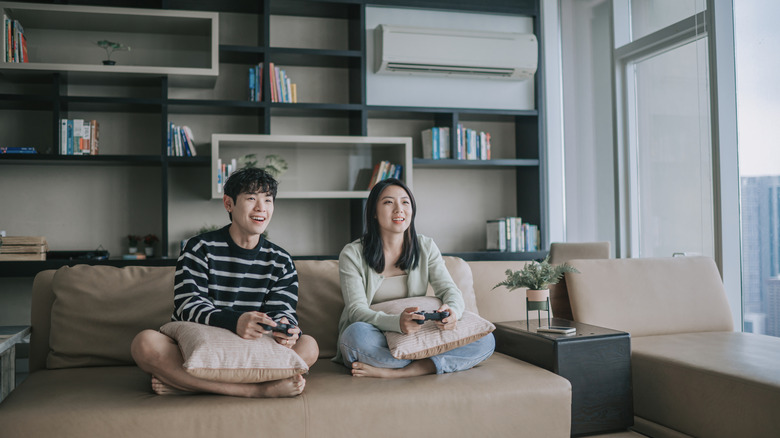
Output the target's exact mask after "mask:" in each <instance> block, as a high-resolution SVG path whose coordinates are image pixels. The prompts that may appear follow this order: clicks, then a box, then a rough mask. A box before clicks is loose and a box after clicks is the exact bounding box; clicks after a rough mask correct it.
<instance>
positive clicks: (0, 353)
mask: <svg viewBox="0 0 780 438" xmlns="http://www.w3.org/2000/svg"><path fill="white" fill-rule="evenodd" d="M29 334H30V326H26V325H14V326H0V401H2V400H3V399H5V397H6V396H7V395H8V394H9V393H10V392H11V391H12V390H13V389H14V387H15V386H16V344H18V343H19V342H21V341H22V340H23V339H24V338H25V337H26V336H27V335H29Z"/></svg>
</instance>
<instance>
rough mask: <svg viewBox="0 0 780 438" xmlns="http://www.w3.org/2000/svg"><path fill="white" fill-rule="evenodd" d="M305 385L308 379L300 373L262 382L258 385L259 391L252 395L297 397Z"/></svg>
mask: <svg viewBox="0 0 780 438" xmlns="http://www.w3.org/2000/svg"><path fill="white" fill-rule="evenodd" d="M305 386H306V379H304V378H303V376H302V375H300V374H298V375H295V376H293V377H290V378H287V379H282V380H274V381H271V382H263V383H260V384H258V385H257V392H255V393H254V394H253V395H252V397H266V398H276V397H295V396H296V395H298V394H300V393H302V392H303V388H304V387H305Z"/></svg>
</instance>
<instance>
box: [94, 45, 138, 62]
mask: <svg viewBox="0 0 780 438" xmlns="http://www.w3.org/2000/svg"><path fill="white" fill-rule="evenodd" d="M95 44H97V45H98V46H99V47H101V48H102V49H103V50H105V51H106V61H110V62H111V63H113V62H114V61H112V60H111V54H112V53H114V52H121V51H127V52H129V51H130V50H131V47H130V46H126V45H124V44H122V43H115V42H113V41H109V40H100V41H97V42H96V43H95ZM104 63H105V61H104Z"/></svg>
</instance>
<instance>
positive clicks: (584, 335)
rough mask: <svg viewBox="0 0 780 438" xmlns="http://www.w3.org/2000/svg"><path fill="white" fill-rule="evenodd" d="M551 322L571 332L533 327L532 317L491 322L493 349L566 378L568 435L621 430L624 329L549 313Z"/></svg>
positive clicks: (628, 418)
mask: <svg viewBox="0 0 780 438" xmlns="http://www.w3.org/2000/svg"><path fill="white" fill-rule="evenodd" d="M542 325H547V321H542ZM551 325H556V326H566V327H574V328H576V329H577V332H576V333H573V334H570V335H563V334H556V333H545V332H537V331H536V329H537V328H538V327H539V322H538V321H537V320H532V321H510V322H501V323H496V330H495V331H494V332H493V334H494V336H495V337H496V351H498V352H500V353H504V354H507V355H510V356H512V357H515V358H518V359H520V360H523V361H525V362H528V363H531V364H534V365H536V366H538V367H541V368H544V369H546V370H549V371H552V372H554V373H555V374H558V375H560V376H561V377H564V378H566V379H567V380H569V382H571V388H572V402H571V417H572V418H571V434H572V436H581V435H589V434H595V433H605V432H612V431H618V430H625V429H627V428H628V427H630V426H631V425H633V423H634V412H633V410H634V408H633V398H632V397H633V395H632V390H631V340H630V336H629V334H628V333H625V332H621V331H617V330H611V329H607V328H603V327H597V326H593V325H588V324H582V323H578V322H573V321H568V320H565V319H560V318H552V323H551Z"/></svg>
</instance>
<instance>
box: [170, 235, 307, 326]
mask: <svg viewBox="0 0 780 438" xmlns="http://www.w3.org/2000/svg"><path fill="white" fill-rule="evenodd" d="M229 227H230V225H228V226H225V227H224V228H222V229H220V230H217V231H211V232H208V233H204V234H201V235H199V236H196V237H193V238H191V239H189V240H188V241H187V244H186V245H185V247H184V249H183V250H182V252H181V255H180V256H179V260H178V262H177V263H176V276H175V286H174V298H173V301H174V311H173V316H172V317H171V319H172V320H174V321H191V322H198V323H201V324H206V325H211V326H216V327H222V328H225V329H228V330H230V331H232V332H234V333H235V331H236V326H237V324H238V318H239V317H240V316H241V315H242V314H243V313H245V312H251V311H259V312H263V313H265V314H267V315H268V316H269V317H270V318H271V319H273V320H274V321H279V320H280V319H281V318H282V317H284V316H286V317H287V320H288V321H290V323H292V324H294V325H296V326H297V325H298V319H297V317H296V314H295V308H296V306H297V304H298V273H297V272H296V271H295V264H294V263H293V260H292V257H290V254H288V253H287V251H285V250H283V249H282V248H280V247H279V246H277V245H275V244H273V243H271V242H269V241H268V240H266V239H264V238H262V237H261V238H260V242H259V243H258V244H257V246H256V247H255V248H254V249H244V248H241V247H240V246H238V245H237V244H236V243H235V242H233V239H232V238H231V237H230V233H229V232H228V228H229Z"/></svg>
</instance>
